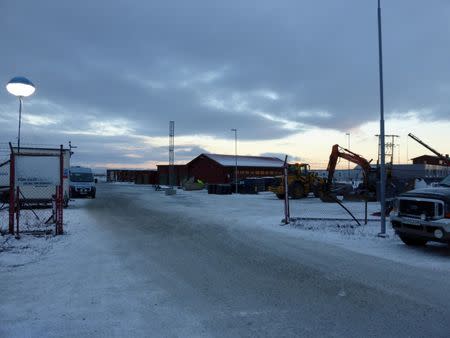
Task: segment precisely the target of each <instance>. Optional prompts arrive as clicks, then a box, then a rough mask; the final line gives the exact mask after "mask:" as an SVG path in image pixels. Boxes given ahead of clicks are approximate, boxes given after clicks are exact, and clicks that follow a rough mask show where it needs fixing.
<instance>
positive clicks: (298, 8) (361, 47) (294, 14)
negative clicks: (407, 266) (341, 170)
mask: <svg viewBox="0 0 450 338" xmlns="http://www.w3.org/2000/svg"><path fill="white" fill-rule="evenodd" d="M376 15H377V12H376V1H375V0H340V1H336V0H295V1H283V0H278V1H274V0H272V1H267V0H258V1H256V0H255V1H254V0H245V1H242V0H239V1H235V0H227V1H215V0H190V1H183V0H178V1H171V0H164V1H162V0H161V1H152V0H145V1H144V0H141V1H137V0H135V1H133V0H123V1H122V0H115V1H106V0H77V1H57V0H53V1H50V0H40V1H31V0H29V1H25V0H0V41H1V57H0V60H1V61H0V81H1V82H3V83H4V84H6V83H7V82H8V81H9V79H10V78H11V77H13V76H16V75H23V76H26V77H28V78H29V79H30V80H31V81H33V82H34V83H35V85H36V87H37V90H36V93H35V95H33V96H32V97H29V98H27V99H26V101H25V107H24V113H23V129H22V143H27V144H46V145H58V144H61V143H63V144H66V145H67V144H68V141H69V140H71V141H72V143H73V144H75V145H77V146H78V148H77V149H76V154H75V156H74V158H73V161H74V162H75V163H78V164H84V165H92V166H95V167H112V166H114V167H129V168H138V167H154V165H155V164H156V163H162V162H167V159H168V150H167V148H168V124H169V121H170V120H175V123H176V126H175V131H176V140H175V143H176V153H175V156H176V160H177V161H179V162H186V161H188V160H190V159H192V158H193V157H195V156H197V155H198V154H199V153H201V152H217V153H226V154H227V153H228V154H233V153H234V134H233V132H231V131H230V129H231V128H238V137H239V153H241V154H250V155H260V154H289V155H290V156H291V157H292V158H293V159H297V160H298V159H301V160H304V161H308V162H310V163H311V164H313V165H314V166H316V167H317V166H319V167H320V166H322V167H323V166H325V164H326V162H327V158H328V155H329V152H330V150H331V146H332V145H333V144H335V143H339V144H342V145H344V146H345V145H347V141H348V140H347V137H346V135H345V134H346V133H347V132H349V133H350V134H351V137H350V141H351V149H353V150H355V151H356V152H358V153H360V154H362V155H363V156H365V157H366V158H368V159H370V158H374V159H375V158H376V153H377V138H376V137H375V136H374V135H375V134H377V133H378V131H379V129H378V128H379V125H378V122H377V119H378V118H379V96H378V68H377V67H378V56H377V21H376V20H377V17H376ZM449 22H450V1H448V0H429V1H424V0H420V1H419V0H389V1H386V0H385V1H383V33H384V61H385V103H386V107H385V109H386V131H387V132H388V133H395V134H398V135H400V136H401V137H400V139H399V147H398V148H397V149H396V157H395V160H396V161H398V160H399V159H400V160H401V162H406V161H407V159H408V158H411V157H413V156H415V155H420V154H422V153H427V151H426V150H425V149H423V148H421V146H419V145H418V144H416V143H415V142H414V141H412V140H408V138H407V136H406V135H407V133H408V132H413V133H414V134H416V135H418V136H419V137H420V138H422V139H423V140H425V141H427V142H429V143H430V144H432V145H433V146H434V147H435V148H437V149H438V150H440V151H441V152H447V153H448V152H449V151H450V149H449V144H450V135H449V133H448V132H449V131H450V114H449V108H450V24H449ZM2 88H3V90H2V89H1V88H0V147H2V146H3V145H4V144H5V142H8V141H13V142H15V141H16V138H17V124H18V113H17V111H18V102H17V99H16V98H14V97H13V96H11V95H10V94H9V93H7V92H6V90H5V89H4V88H5V87H4V85H2Z"/></svg>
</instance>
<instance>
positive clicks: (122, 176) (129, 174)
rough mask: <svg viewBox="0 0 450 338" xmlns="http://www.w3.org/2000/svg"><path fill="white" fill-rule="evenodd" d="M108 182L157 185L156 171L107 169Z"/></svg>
mask: <svg viewBox="0 0 450 338" xmlns="http://www.w3.org/2000/svg"><path fill="white" fill-rule="evenodd" d="M106 181H107V182H134V183H136V184H156V183H157V171H156V170H130V169H107V170H106Z"/></svg>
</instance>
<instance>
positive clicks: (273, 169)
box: [186, 154, 284, 183]
mask: <svg viewBox="0 0 450 338" xmlns="http://www.w3.org/2000/svg"><path fill="white" fill-rule="evenodd" d="M283 165H284V161H282V160H280V159H279V158H276V157H262V156H237V169H238V170H237V176H238V180H240V179H243V178H246V177H264V176H279V175H282V173H283ZM186 166H187V171H188V176H189V177H195V178H196V179H200V180H202V181H203V182H205V183H232V182H234V179H235V167H236V157H235V156H234V155H220V154H200V155H199V156H197V157H196V158H194V159H193V160H192V161H191V162H189V163H188V164H187V165H186Z"/></svg>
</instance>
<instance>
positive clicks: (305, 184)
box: [269, 163, 325, 199]
mask: <svg viewBox="0 0 450 338" xmlns="http://www.w3.org/2000/svg"><path fill="white" fill-rule="evenodd" d="M324 184H325V180H324V179H322V178H320V177H319V176H318V175H317V173H313V172H311V170H310V166H309V164H307V163H295V164H289V165H288V194H289V197H290V198H292V199H299V198H304V197H307V196H308V195H309V193H310V192H312V193H314V196H316V197H319V195H320V191H321V189H322V186H323V185H324ZM269 191H271V192H273V193H275V194H276V195H277V197H278V198H279V199H284V177H283V178H281V180H280V184H279V185H277V186H272V187H270V188H269Z"/></svg>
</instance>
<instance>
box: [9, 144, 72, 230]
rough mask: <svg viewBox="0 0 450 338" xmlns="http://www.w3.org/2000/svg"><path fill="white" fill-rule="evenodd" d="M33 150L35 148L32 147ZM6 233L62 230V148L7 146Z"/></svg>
mask: <svg viewBox="0 0 450 338" xmlns="http://www.w3.org/2000/svg"><path fill="white" fill-rule="evenodd" d="M33 150H35V149H33ZM9 173H10V175H9V181H10V187H9V233H10V234H15V235H16V237H20V233H21V232H23V231H27V232H28V231H29V232H35V231H45V232H48V231H51V229H50V228H49V226H51V224H54V225H55V235H61V234H62V233H63V206H64V193H63V189H64V188H63V187H64V149H63V147H62V146H61V147H60V149H59V151H56V152H55V151H52V152H50V151H45V150H42V151H40V152H36V151H28V152H27V151H26V150H22V149H21V150H19V149H16V148H13V147H11V155H10V170H9Z"/></svg>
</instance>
